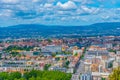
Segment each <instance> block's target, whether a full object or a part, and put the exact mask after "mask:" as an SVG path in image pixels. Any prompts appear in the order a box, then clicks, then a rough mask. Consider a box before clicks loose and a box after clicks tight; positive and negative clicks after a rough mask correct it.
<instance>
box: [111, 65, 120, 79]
mask: <svg viewBox="0 0 120 80" xmlns="http://www.w3.org/2000/svg"><path fill="white" fill-rule="evenodd" d="M109 80H120V67H118V68H116V69H114V70H113V73H112V74H111V75H110V76H109Z"/></svg>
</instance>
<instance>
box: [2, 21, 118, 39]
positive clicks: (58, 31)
mask: <svg viewBox="0 0 120 80" xmlns="http://www.w3.org/2000/svg"><path fill="white" fill-rule="evenodd" d="M98 35H99V36H103V35H106V36H107V35H120V22H109V23H108V22H106V23H96V24H92V25H87V26H48V25H40V24H21V25H15V26H8V27H0V38H1V39H5V38H40V37H75V36H78V37H79V36H98Z"/></svg>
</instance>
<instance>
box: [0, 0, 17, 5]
mask: <svg viewBox="0 0 120 80" xmlns="http://www.w3.org/2000/svg"><path fill="white" fill-rule="evenodd" d="M0 2H2V3H6V4H16V3H18V2H19V0H1V1H0Z"/></svg>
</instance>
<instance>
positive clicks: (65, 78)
mask: <svg viewBox="0 0 120 80" xmlns="http://www.w3.org/2000/svg"><path fill="white" fill-rule="evenodd" d="M70 78H71V74H67V73H64V72H59V71H39V70H32V71H30V72H26V73H24V74H23V75H22V74H21V73H19V72H13V73H6V72H1V73H0V80H70Z"/></svg>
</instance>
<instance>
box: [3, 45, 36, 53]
mask: <svg viewBox="0 0 120 80" xmlns="http://www.w3.org/2000/svg"><path fill="white" fill-rule="evenodd" d="M33 48H34V47H32V46H24V47H21V46H9V47H7V48H6V49H4V51H6V52H16V51H17V50H25V51H30V50H32V49H33Z"/></svg>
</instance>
